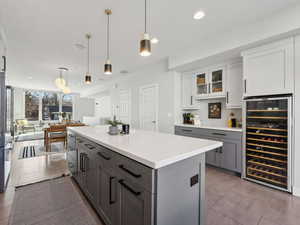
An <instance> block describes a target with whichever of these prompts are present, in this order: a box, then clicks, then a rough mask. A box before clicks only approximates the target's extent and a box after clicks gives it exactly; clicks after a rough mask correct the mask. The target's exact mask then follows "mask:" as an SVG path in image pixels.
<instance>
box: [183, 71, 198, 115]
mask: <svg viewBox="0 0 300 225" xmlns="http://www.w3.org/2000/svg"><path fill="white" fill-rule="evenodd" d="M193 84H194V79H193V74H192V73H184V74H182V75H181V104H182V108H186V109H189V108H195V107H196V106H195V89H194V85H193Z"/></svg>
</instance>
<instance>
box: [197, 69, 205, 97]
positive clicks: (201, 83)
mask: <svg viewBox="0 0 300 225" xmlns="http://www.w3.org/2000/svg"><path fill="white" fill-rule="evenodd" d="M196 83H197V95H203V94H208V80H207V74H206V73H201V74H197V75H196Z"/></svg>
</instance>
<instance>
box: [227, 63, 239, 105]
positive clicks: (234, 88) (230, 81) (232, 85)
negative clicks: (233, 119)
mask: <svg viewBox="0 0 300 225" xmlns="http://www.w3.org/2000/svg"><path fill="white" fill-rule="evenodd" d="M227 71H228V73H227V76H226V89H227V91H226V107H227V108H228V109H230V108H242V98H243V65H242V63H236V64H231V65H229V66H228V70H227Z"/></svg>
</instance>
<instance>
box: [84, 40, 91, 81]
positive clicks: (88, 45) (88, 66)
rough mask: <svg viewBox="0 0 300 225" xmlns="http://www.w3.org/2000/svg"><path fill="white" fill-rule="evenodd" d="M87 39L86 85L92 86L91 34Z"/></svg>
mask: <svg viewBox="0 0 300 225" xmlns="http://www.w3.org/2000/svg"><path fill="white" fill-rule="evenodd" d="M85 37H86V39H87V72H86V75H85V83H86V84H90V83H92V76H91V74H90V39H91V37H92V35H91V34H86V36H85Z"/></svg>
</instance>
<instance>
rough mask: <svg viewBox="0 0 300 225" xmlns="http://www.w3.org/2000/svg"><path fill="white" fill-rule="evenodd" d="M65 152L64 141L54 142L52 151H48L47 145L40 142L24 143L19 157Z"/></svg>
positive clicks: (25, 157)
mask: <svg viewBox="0 0 300 225" xmlns="http://www.w3.org/2000/svg"><path fill="white" fill-rule="evenodd" d="M63 152H65V148H64V144H63V143H52V144H51V152H46V147H45V146H44V145H40V144H36V145H34V144H28V145H23V146H22V147H21V149H20V150H19V159H27V158H32V157H37V156H42V155H45V154H47V153H63Z"/></svg>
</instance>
